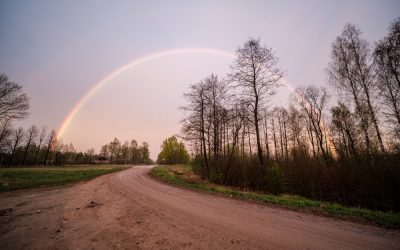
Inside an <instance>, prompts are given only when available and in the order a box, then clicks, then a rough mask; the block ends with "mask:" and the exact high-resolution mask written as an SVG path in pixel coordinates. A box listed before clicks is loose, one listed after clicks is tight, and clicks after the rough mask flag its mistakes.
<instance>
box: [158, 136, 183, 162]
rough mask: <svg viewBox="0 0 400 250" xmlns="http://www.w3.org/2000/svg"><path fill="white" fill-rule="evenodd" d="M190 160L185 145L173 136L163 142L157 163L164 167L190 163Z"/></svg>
mask: <svg viewBox="0 0 400 250" xmlns="http://www.w3.org/2000/svg"><path fill="white" fill-rule="evenodd" d="M189 158H190V157H189V153H188V152H187V150H186V148H185V144H183V142H179V141H178V139H177V138H176V136H171V137H169V138H167V139H165V140H164V141H163V144H162V145H161V152H160V153H159V154H158V157H157V163H158V164H163V165H173V164H186V163H188V162H189Z"/></svg>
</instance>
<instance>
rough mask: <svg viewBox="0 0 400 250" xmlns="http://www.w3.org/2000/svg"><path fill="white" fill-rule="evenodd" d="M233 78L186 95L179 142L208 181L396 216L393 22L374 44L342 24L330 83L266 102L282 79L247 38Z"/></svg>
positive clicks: (399, 140)
mask: <svg viewBox="0 0 400 250" xmlns="http://www.w3.org/2000/svg"><path fill="white" fill-rule="evenodd" d="M236 55H237V57H236V59H235V61H234V63H233V65H232V66H231V69H232V71H231V73H230V74H228V75H227V76H226V77H224V79H223V80H221V79H220V78H218V77H217V76H216V75H210V76H209V77H206V78H205V79H203V80H201V81H200V82H198V83H196V84H192V85H191V86H190V88H189V90H188V91H187V92H186V93H185V97H186V99H187V104H186V106H185V107H183V109H184V110H185V113H186V117H185V118H184V119H183V120H182V134H183V138H184V139H185V140H186V141H187V142H189V143H190V146H191V149H192V152H193V158H194V165H195V166H196V171H198V172H199V174H201V175H202V176H203V177H205V178H208V179H210V180H211V181H214V182H218V183H223V184H227V185H234V186H238V187H242V188H248V189H252V190H262V191H267V192H271V193H284V192H285V193H291V194H298V195H302V196H305V197H309V198H313V199H319V200H329V201H335V202H339V203H342V204H346V205H353V206H362V207H368V208H373V209H381V210H395V211H399V210H400V132H399V131H400V116H399V114H400V113H399V111H400V106H399V105H400V80H399V79H400V75H399V74H400V18H399V19H396V20H395V21H394V22H393V23H392V25H391V26H390V28H389V31H388V34H387V36H386V37H384V38H383V39H382V40H380V41H379V42H377V43H376V44H374V45H373V46H372V45H371V44H370V43H369V42H368V41H366V40H365V39H363V38H362V33H361V31H360V29H359V28H358V27H357V26H355V25H352V24H347V25H346V26H345V27H344V30H343V32H342V34H341V35H339V36H338V37H337V39H336V40H335V41H334V42H333V44H332V50H331V61H330V63H329V65H328V66H327V74H328V76H329V77H328V78H329V81H328V86H329V87H331V89H332V90H334V92H336V93H337V99H336V101H337V103H336V104H334V105H329V103H331V102H329V100H330V95H329V93H328V90H327V89H326V88H325V87H316V86H305V87H299V88H297V89H296V90H295V91H294V93H293V94H292V95H291V97H290V99H291V100H290V105H288V106H287V107H272V106H271V105H269V103H268V101H269V99H270V97H271V96H272V95H273V94H274V93H275V92H276V90H277V89H278V87H279V85H280V82H281V81H280V80H281V78H282V76H283V72H282V70H280V69H279V67H278V65H277V62H278V58H277V56H276V54H275V53H274V51H273V50H272V49H271V48H269V47H267V46H264V45H262V44H261V43H260V41H259V40H256V39H249V40H248V41H247V42H246V43H245V44H244V45H242V46H241V47H239V49H238V50H237V52H236Z"/></svg>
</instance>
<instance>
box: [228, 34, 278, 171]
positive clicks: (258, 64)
mask: <svg viewBox="0 0 400 250" xmlns="http://www.w3.org/2000/svg"><path fill="white" fill-rule="evenodd" d="M236 55H237V57H236V60H235V62H234V64H233V65H232V67H231V68H232V73H231V74H230V75H229V77H230V80H231V82H232V83H233V84H234V87H236V88H237V89H238V94H239V95H240V96H241V98H242V99H243V100H244V101H245V102H246V103H247V105H248V107H249V108H250V110H251V112H252V119H251V122H252V125H253V126H254V129H255V134H256V143H257V155H258V163H259V166H260V167H261V170H262V171H263V172H264V160H263V150H262V147H261V134H260V124H259V122H260V120H261V118H262V114H261V111H262V109H261V106H262V104H263V102H264V101H265V100H266V99H267V98H268V97H270V96H271V95H273V94H275V90H276V88H277V87H278V86H279V81H280V80H281V78H282V76H283V73H282V72H281V70H280V69H279V68H278V67H277V62H278V59H277V57H276V56H275V54H274V52H273V51H272V48H268V47H266V46H263V45H261V44H260V40H256V39H253V38H250V39H249V40H248V41H247V42H246V43H245V44H244V45H243V46H242V47H239V49H238V50H237V52H236Z"/></svg>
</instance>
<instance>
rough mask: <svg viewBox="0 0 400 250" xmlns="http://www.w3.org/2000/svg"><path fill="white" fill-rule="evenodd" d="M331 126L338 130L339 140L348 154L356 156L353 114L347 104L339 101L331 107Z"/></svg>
mask: <svg viewBox="0 0 400 250" xmlns="http://www.w3.org/2000/svg"><path fill="white" fill-rule="evenodd" d="M331 114H332V126H333V127H334V129H335V130H336V131H337V132H338V138H339V141H341V142H342V144H343V147H344V150H342V149H341V150H340V151H346V152H347V153H348V154H349V155H353V156H357V140H356V138H357V137H356V130H355V124H354V119H353V114H352V113H351V112H350V110H349V109H348V108H347V106H346V105H345V104H344V103H342V102H339V103H338V105H337V106H335V107H332V108H331Z"/></svg>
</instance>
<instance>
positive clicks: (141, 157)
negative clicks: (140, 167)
mask: <svg viewBox="0 0 400 250" xmlns="http://www.w3.org/2000/svg"><path fill="white" fill-rule="evenodd" d="M99 156H100V159H101V160H107V161H108V162H110V163H115V164H152V163H153V161H152V160H151V159H150V150H149V144H148V143H147V142H143V143H142V145H139V144H138V143H137V141H136V140H134V139H132V140H131V141H130V142H128V141H125V142H124V143H123V144H122V143H121V141H120V140H118V139H117V138H114V140H112V141H111V142H110V143H108V144H106V145H104V146H102V147H101V150H100V154H99Z"/></svg>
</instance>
